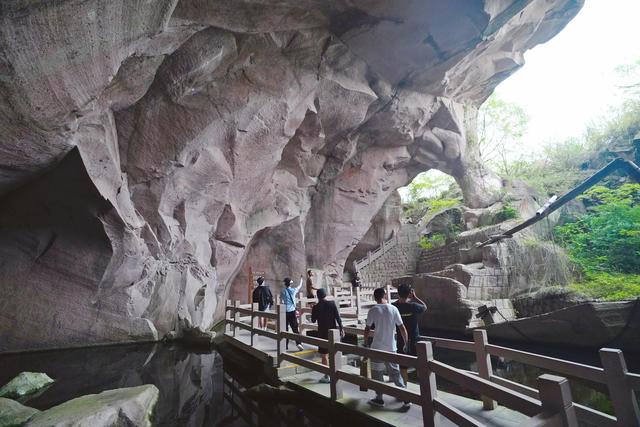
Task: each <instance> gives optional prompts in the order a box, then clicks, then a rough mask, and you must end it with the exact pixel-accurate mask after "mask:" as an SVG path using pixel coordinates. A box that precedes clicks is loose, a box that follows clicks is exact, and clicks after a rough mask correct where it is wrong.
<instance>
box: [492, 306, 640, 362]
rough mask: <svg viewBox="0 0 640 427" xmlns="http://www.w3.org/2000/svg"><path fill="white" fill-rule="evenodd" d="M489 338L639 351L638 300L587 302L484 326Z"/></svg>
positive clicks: (639, 312)
mask: <svg viewBox="0 0 640 427" xmlns="http://www.w3.org/2000/svg"><path fill="white" fill-rule="evenodd" d="M487 333H488V334H489V338H499V339H505V340H511V341H533V342H537V343H548V344H558V345H566V344H568V343H571V345H575V346H582V347H593V348H601V347H614V348H621V349H624V350H630V351H638V350H640V302H638V301H624V302H589V303H583V304H578V305H574V306H571V307H567V308H564V309H561V310H556V311H553V312H551V313H546V314H541V315H538V316H533V317H527V318H524V319H518V320H515V321H512V322H509V323H501V324H496V325H492V326H490V327H488V328H487Z"/></svg>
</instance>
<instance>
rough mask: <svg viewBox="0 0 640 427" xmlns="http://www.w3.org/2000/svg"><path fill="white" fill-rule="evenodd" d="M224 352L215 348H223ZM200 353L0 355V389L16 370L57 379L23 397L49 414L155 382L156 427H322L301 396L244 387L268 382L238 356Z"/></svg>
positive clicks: (129, 348) (134, 349) (154, 349)
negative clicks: (68, 405) (157, 394)
mask: <svg viewBox="0 0 640 427" xmlns="http://www.w3.org/2000/svg"><path fill="white" fill-rule="evenodd" d="M222 350H224V348H222V349H221V351H222ZM224 354H225V361H224V363H223V357H222V356H221V354H220V352H218V351H216V350H213V351H204V352H203V351H199V350H198V349H194V348H188V347H184V346H181V345H164V344H138V345H126V346H113V347H94V348H85V349H71V350H58V351H46V352H36V353H24V354H15V355H0V385H2V384H4V383H6V382H8V381H9V380H10V379H11V378H13V377H14V376H16V375H18V374H19V373H20V372H24V371H32V372H44V373H46V374H47V375H49V376H50V377H51V378H54V379H55V380H56V382H55V383H53V384H52V385H51V387H49V388H48V389H47V390H45V391H44V392H42V393H41V394H39V395H37V396H31V397H30V398H28V399H26V400H23V403H24V404H25V405H27V406H31V407H34V408H37V409H41V410H44V409H48V408H51V407H52V406H55V405H58V404H60V403H63V402H65V401H67V400H70V399H73V398H76V397H79V396H83V395H86V394H94V393H100V392H102V391H105V390H111V389H116V388H122V387H134V386H138V385H142V384H154V385H155V386H156V387H158V389H159V390H160V397H159V400H158V404H157V406H156V410H155V414H154V425H157V426H167V427H168V426H172V427H173V426H190V427H191V426H192V427H202V426H207V427H209V426H213V427H222V426H225V427H244V426H283V427H285V426H296V427H299V426H301V425H304V426H322V427H330V426H331V425H332V422H331V416H330V415H328V413H327V412H326V411H324V412H323V410H322V409H320V408H319V407H318V405H316V404H315V403H314V402H311V401H308V400H307V399H305V398H304V396H301V395H299V394H293V395H292V394H291V393H293V392H291V391H286V390H285V391H283V390H277V389H275V391H274V389H270V388H268V387H266V388H265V390H263V391H264V392H258V393H254V394H255V395H258V396H260V398H259V400H252V399H251V398H248V397H247V395H246V390H247V389H248V388H250V387H252V386H255V385H257V384H261V383H264V382H266V381H267V378H265V377H264V370H263V369H262V366H260V364H259V363H257V362H256V361H255V360H250V359H246V357H244V355H239V354H233V353H231V354H230V353H229V352H228V351H226V352H224Z"/></svg>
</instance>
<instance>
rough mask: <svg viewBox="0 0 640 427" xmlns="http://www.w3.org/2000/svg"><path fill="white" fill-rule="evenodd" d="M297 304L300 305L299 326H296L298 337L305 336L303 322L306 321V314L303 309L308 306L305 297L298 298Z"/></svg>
mask: <svg viewBox="0 0 640 427" xmlns="http://www.w3.org/2000/svg"><path fill="white" fill-rule="evenodd" d="M305 294H306V292H305ZM298 303H299V304H300V325H298V330H299V331H300V335H305V333H304V324H305V320H306V319H307V313H305V312H304V309H305V308H307V307H308V306H309V305H308V302H307V297H300V298H298Z"/></svg>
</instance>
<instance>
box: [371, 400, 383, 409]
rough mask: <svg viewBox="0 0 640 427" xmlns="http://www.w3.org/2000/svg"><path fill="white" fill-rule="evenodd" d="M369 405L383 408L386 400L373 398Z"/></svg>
mask: <svg viewBox="0 0 640 427" xmlns="http://www.w3.org/2000/svg"><path fill="white" fill-rule="evenodd" d="M369 405H371V406H377V407H378V408H382V407H383V406H384V400H382V399H378V398H375V399H371V400H370V401H369Z"/></svg>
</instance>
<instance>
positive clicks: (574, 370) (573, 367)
mask: <svg viewBox="0 0 640 427" xmlns="http://www.w3.org/2000/svg"><path fill="white" fill-rule="evenodd" d="M487 351H488V352H489V353H490V354H492V355H494V356H498V357H504V358H505V359H509V360H515V361H516V362H521V363H524V364H527V365H532V366H536V367H538V368H543V369H549V370H551V371H555V372H559V373H561V374H565V375H569V376H571V377H578V378H582V379H585V380H589V381H595V382H599V383H605V375H604V370H603V369H602V368H597V367H595V366H590V365H583V364H582V363H576V362H569V361H566V360H562V359H556V358H555V357H549V356H542V355H540V354H535V353H529V352H527V351H522V350H514V349H511V348H507V347H501V346H497V345H491V344H490V345H488V346H487Z"/></svg>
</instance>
